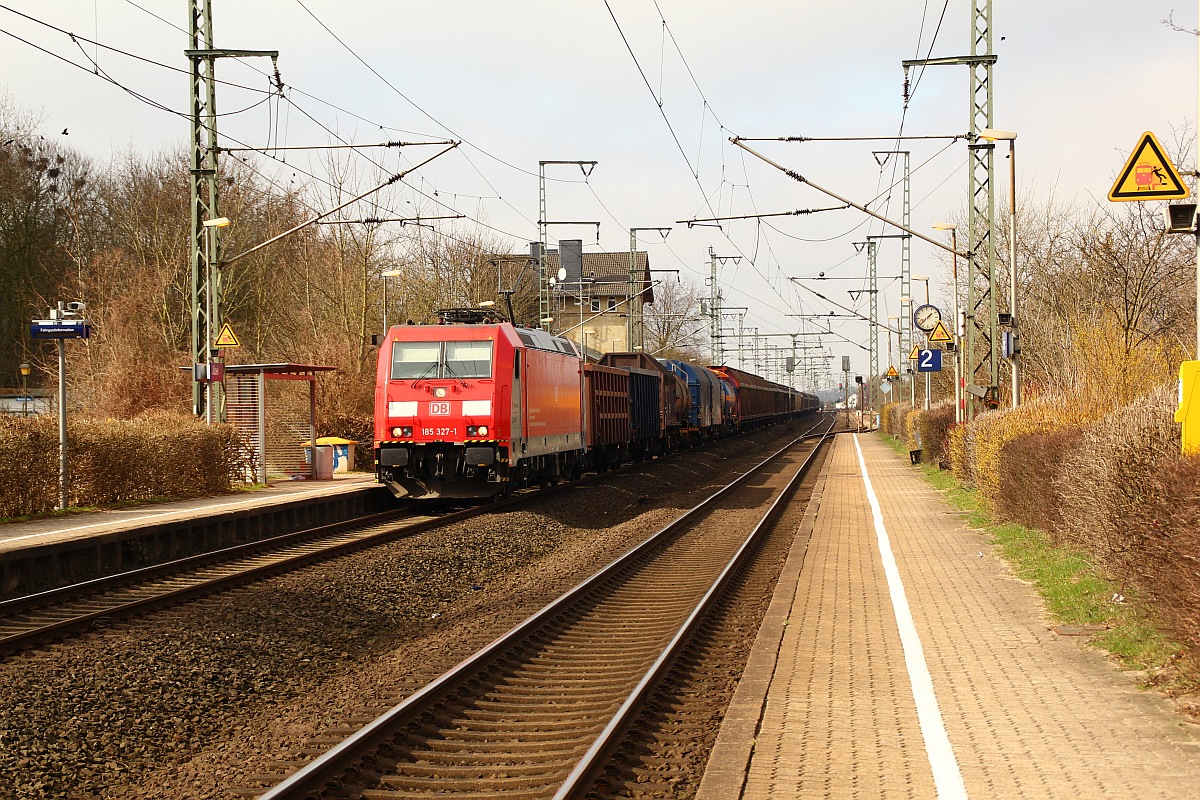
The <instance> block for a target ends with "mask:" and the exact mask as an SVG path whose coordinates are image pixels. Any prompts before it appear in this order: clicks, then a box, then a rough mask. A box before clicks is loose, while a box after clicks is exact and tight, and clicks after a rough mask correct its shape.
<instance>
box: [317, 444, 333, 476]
mask: <svg viewBox="0 0 1200 800" xmlns="http://www.w3.org/2000/svg"><path fill="white" fill-rule="evenodd" d="M317 441H318V442H320V441H321V440H320V439H318V440H317ZM316 466H317V471H316V472H317V474H316V476H315V477H316V479H317V480H319V481H331V480H333V448H332V447H331V446H329V445H323V444H318V445H317V461H316Z"/></svg>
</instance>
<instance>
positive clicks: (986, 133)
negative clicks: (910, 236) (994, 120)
mask: <svg viewBox="0 0 1200 800" xmlns="http://www.w3.org/2000/svg"><path fill="white" fill-rule="evenodd" d="M979 138H981V139H987V140H988V141H992V142H1008V313H1009V314H1010V315H1011V317H1012V320H1011V322H1009V330H1010V332H1011V335H1012V341H1011V342H1010V343H1009V353H1008V363H1009V364H1011V365H1012V407H1013V408H1016V407H1017V406H1019V405H1021V362H1020V358H1019V357H1018V355H1017V352H1018V345H1017V342H1018V333H1017V331H1018V328H1017V134H1016V132H1014V131H1001V130H995V129H993V128H984V129H983V130H981V131H980V132H979Z"/></svg>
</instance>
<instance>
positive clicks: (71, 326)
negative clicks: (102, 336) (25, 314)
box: [29, 319, 92, 339]
mask: <svg viewBox="0 0 1200 800" xmlns="http://www.w3.org/2000/svg"><path fill="white" fill-rule="evenodd" d="M29 335H30V336H31V337H33V338H34V339H87V338H88V337H89V336H91V335H92V323H91V322H90V321H88V320H86V319H35V320H33V321H32V322H31V323H30V324H29Z"/></svg>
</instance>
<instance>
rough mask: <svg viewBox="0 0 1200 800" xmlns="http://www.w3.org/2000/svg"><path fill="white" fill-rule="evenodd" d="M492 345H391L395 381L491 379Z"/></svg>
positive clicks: (446, 343)
mask: <svg viewBox="0 0 1200 800" xmlns="http://www.w3.org/2000/svg"><path fill="white" fill-rule="evenodd" d="M490 377H492V343H491V342H396V343H394V344H393V345H392V375H391V379H392V380H394V381H407V380H414V379H418V378H424V379H430V378H433V379H439V378H455V379H463V378H490Z"/></svg>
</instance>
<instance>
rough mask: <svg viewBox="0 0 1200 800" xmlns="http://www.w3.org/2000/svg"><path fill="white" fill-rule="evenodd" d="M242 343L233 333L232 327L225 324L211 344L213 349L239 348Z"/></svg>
mask: <svg viewBox="0 0 1200 800" xmlns="http://www.w3.org/2000/svg"><path fill="white" fill-rule="evenodd" d="M241 346H242V343H241V342H240V341H239V340H238V337H237V334H236V333H234V332H233V326H232V325H230V324H229V323H228V322H226V323H225V324H224V325H222V326H221V332H220V333H219V334H217V340H216V341H215V342H213V347H241Z"/></svg>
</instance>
